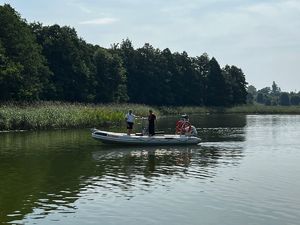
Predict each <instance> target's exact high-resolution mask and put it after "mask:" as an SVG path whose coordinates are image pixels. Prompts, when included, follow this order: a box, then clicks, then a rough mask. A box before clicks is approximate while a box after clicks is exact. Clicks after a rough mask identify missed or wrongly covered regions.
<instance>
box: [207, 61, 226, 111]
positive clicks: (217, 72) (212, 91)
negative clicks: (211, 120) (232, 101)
mask: <svg viewBox="0 0 300 225" xmlns="http://www.w3.org/2000/svg"><path fill="white" fill-rule="evenodd" d="M206 85H207V86H206V102H205V103H206V105H208V106H224V105H226V104H227V102H226V100H227V99H226V98H225V96H226V83H225V78H224V76H223V74H222V70H221V68H220V66H219V63H218V62H217V60H216V59H215V58H212V59H211V60H210V61H209V70H208V75H207V78H206Z"/></svg>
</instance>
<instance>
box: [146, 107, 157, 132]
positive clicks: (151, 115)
mask: <svg viewBox="0 0 300 225" xmlns="http://www.w3.org/2000/svg"><path fill="white" fill-rule="evenodd" d="M148 122H149V125H148V132H149V136H153V135H155V122H156V116H155V114H154V113H153V112H152V110H151V109H150V110H149V116H148Z"/></svg>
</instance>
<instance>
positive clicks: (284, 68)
mask: <svg viewBox="0 0 300 225" xmlns="http://www.w3.org/2000/svg"><path fill="white" fill-rule="evenodd" d="M0 3H1V5H2V4H4V3H9V4H11V6H12V7H14V8H15V9H16V10H17V11H18V12H19V13H20V14H21V16H22V17H23V18H26V19H27V21H29V22H33V21H39V22H42V23H43V24H45V25H52V24H55V23H57V24H59V25H69V26H71V27H74V28H75V29H76V30H77V32H78V35H79V36H80V37H82V38H83V39H85V40H86V41H87V42H89V43H93V44H98V45H100V46H103V47H110V45H111V44H113V43H119V42H121V41H122V39H125V38H129V39H130V40H132V42H133V44H134V47H136V48H137V47H141V46H143V44H144V43H146V42H147V43H150V44H152V45H153V46H154V47H156V48H160V49H164V48H167V47H168V48H170V50H171V51H172V52H174V51H178V52H182V51H186V52H187V53H188V54H189V55H190V56H198V55H201V54H202V53H204V52H207V53H208V55H209V56H210V57H213V56H214V57H215V58H216V59H217V60H218V62H219V63H220V65H221V66H222V67H223V66H224V65H225V64H229V65H236V66H238V67H240V68H242V70H243V71H244V73H245V75H246V79H247V81H248V82H249V83H250V84H253V85H254V86H256V87H257V88H258V89H260V88H263V87H265V86H271V84H272V82H273V81H275V82H276V83H277V84H278V85H279V86H280V87H281V89H282V90H285V91H295V90H297V91H300V72H299V71H300V70H299V67H298V65H299V64H300V0H260V1H257V0H160V1H159V0H145V1H143V0H98V1H96V0H85V1H83V0H61V1H59V0H52V1H38V0H26V1H24V0H11V1H9V0H6V1H3V0H0Z"/></svg>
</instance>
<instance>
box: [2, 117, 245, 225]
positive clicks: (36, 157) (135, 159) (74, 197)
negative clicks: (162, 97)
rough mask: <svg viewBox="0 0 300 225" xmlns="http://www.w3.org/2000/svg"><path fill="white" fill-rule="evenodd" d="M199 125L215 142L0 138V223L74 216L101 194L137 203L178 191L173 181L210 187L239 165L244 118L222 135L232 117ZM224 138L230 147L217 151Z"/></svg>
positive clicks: (66, 134)
mask: <svg viewBox="0 0 300 225" xmlns="http://www.w3.org/2000/svg"><path fill="white" fill-rule="evenodd" d="M175 119H176V118H173V119H170V118H165V119H164V120H163V121H161V123H160V124H161V128H162V129H164V130H170V129H172V128H171V127H170V126H171V125H170V124H174V121H175ZM192 119H194V124H196V126H197V128H198V129H199V130H200V135H201V136H203V137H204V139H205V140H210V141H211V142H206V143H203V144H202V145H200V146H194V147H129V148H120V147H109V146H105V145H101V144H100V143H99V142H97V141H94V140H92V139H91V138H90V133H89V130H64V131H48V132H46V131H44V132H24V133H2V134H0V181H1V183H0V221H1V222H4V223H5V222H6V223H7V222H12V223H24V221H30V220H32V219H36V220H38V219H42V218H45V217H46V216H47V215H48V214H50V213H53V212H55V213H75V212H76V210H77V207H78V206H77V205H76V202H77V201H78V200H79V199H85V200H86V201H89V200H90V199H93V196H94V195H97V196H101V198H110V197H114V198H118V197H120V198H127V199H131V198H133V197H134V196H136V195H139V194H141V193H143V192H148V191H150V190H152V189H153V188H157V187H159V186H163V187H166V188H172V187H171V182H170V181H171V180H174V179H175V180H188V179H189V178H191V177H192V178H194V179H200V180H203V182H207V181H209V180H212V179H213V177H214V176H216V174H217V168H218V167H219V166H224V167H232V166H236V165H238V164H239V162H240V160H241V158H242V157H243V144H242V141H243V140H244V132H243V128H242V127H244V123H245V118H243V117H241V118H238V121H239V122H235V123H236V124H235V125H234V126H233V127H224V128H218V129H216V127H221V126H224V125H225V126H227V125H228V124H227V122H228V118H227V119H226V118H222V119H219V120H218V121H219V122H214V124H211V125H210V126H207V124H206V123H207V121H206V119H205V117H199V118H198V117H197V118H196V117H195V118H192ZM235 119H236V118H235ZM231 123H233V122H232V121H231V122H230V124H231ZM205 126H207V127H205ZM236 126H239V128H236ZM204 127H205V128H204ZM224 140H227V141H228V142H227V145H226V144H225V145H224V143H223V144H220V145H218V143H221V142H222V141H224ZM212 141H216V142H212Z"/></svg>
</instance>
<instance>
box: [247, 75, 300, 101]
mask: <svg viewBox="0 0 300 225" xmlns="http://www.w3.org/2000/svg"><path fill="white" fill-rule="evenodd" d="M247 92H248V95H247V103H250V104H252V103H259V104H264V105H282V106H289V105H300V92H298V93H296V92H289V93H288V92H282V91H281V88H280V87H279V86H278V85H277V84H276V83H275V81H273V84H272V86H271V87H264V88H262V89H260V90H257V89H256V88H255V87H254V86H253V85H249V86H248V87H247Z"/></svg>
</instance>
